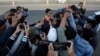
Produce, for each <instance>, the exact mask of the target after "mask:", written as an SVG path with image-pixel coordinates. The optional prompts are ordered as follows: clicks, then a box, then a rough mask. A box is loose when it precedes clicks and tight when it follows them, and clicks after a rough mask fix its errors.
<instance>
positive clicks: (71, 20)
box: [69, 14, 77, 32]
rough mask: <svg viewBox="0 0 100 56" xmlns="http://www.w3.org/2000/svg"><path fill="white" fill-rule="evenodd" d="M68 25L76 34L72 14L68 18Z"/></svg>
mask: <svg viewBox="0 0 100 56" xmlns="http://www.w3.org/2000/svg"><path fill="white" fill-rule="evenodd" d="M69 24H70V26H71V27H72V28H73V29H74V30H75V31H76V32H77V29H76V24H75V21H74V17H73V15H72V14H71V16H70V17H69Z"/></svg>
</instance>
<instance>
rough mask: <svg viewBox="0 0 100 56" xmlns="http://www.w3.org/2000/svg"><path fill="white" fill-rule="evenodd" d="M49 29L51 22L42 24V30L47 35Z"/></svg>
mask: <svg viewBox="0 0 100 56" xmlns="http://www.w3.org/2000/svg"><path fill="white" fill-rule="evenodd" d="M49 29H50V25H49V23H45V24H43V25H42V26H41V30H42V32H44V33H45V34H46V35H47V34H48V32H49Z"/></svg>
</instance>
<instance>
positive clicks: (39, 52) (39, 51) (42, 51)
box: [35, 44, 48, 56]
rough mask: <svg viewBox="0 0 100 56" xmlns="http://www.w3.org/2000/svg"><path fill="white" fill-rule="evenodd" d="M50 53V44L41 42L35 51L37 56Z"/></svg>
mask: <svg viewBox="0 0 100 56" xmlns="http://www.w3.org/2000/svg"><path fill="white" fill-rule="evenodd" d="M47 53H48V45H47V44H40V45H39V46H38V48H37V49H36V51H35V56H47Z"/></svg>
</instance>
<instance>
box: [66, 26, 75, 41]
mask: <svg viewBox="0 0 100 56" xmlns="http://www.w3.org/2000/svg"><path fill="white" fill-rule="evenodd" d="M65 36H66V37H67V39H68V40H72V39H74V38H75V36H76V31H75V30H74V29H73V28H72V27H71V26H66V30H65Z"/></svg>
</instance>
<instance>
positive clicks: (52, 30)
mask: <svg viewBox="0 0 100 56" xmlns="http://www.w3.org/2000/svg"><path fill="white" fill-rule="evenodd" d="M47 39H48V41H52V42H55V41H56V40H57V31H56V29H55V28H53V27H52V26H51V27H50V30H49V32H48V35H47Z"/></svg>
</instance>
